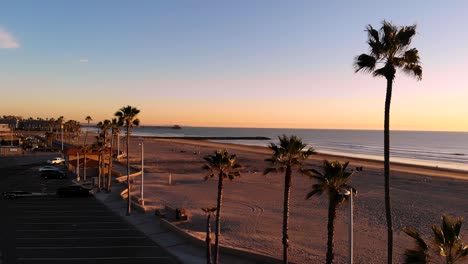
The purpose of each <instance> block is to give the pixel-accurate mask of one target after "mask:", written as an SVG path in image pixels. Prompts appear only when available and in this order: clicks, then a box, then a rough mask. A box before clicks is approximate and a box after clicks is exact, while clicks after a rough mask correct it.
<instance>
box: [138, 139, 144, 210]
mask: <svg viewBox="0 0 468 264" xmlns="http://www.w3.org/2000/svg"><path fill="white" fill-rule="evenodd" d="M139 145H140V146H141V190H140V193H141V205H145V200H144V197H143V187H144V186H143V183H144V179H145V177H144V175H145V172H144V159H145V156H144V147H143V142H141V143H140V144H139Z"/></svg>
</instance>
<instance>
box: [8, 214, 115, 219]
mask: <svg viewBox="0 0 468 264" xmlns="http://www.w3.org/2000/svg"><path fill="white" fill-rule="evenodd" d="M83 217H92V218H117V217H118V216H115V215H102V216H101V215H98V216H92V215H79V216H73V215H70V216H17V217H16V218H17V219H32V218H51V219H54V218H83Z"/></svg>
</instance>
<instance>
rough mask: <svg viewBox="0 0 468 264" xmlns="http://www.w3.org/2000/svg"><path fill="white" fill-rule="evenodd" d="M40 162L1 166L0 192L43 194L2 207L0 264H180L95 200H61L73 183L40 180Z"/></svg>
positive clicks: (4, 203) (4, 202)
mask: <svg viewBox="0 0 468 264" xmlns="http://www.w3.org/2000/svg"><path fill="white" fill-rule="evenodd" d="M39 165H40V164H27V165H15V166H10V167H8V166H4V165H3V166H2V167H1V171H2V173H1V175H0V191H1V192H4V191H10V190H24V191H31V192H43V193H49V194H50V195H47V196H41V197H27V198H18V199H15V200H6V199H4V198H3V197H2V199H1V201H0V206H1V207H0V208H2V214H1V217H0V229H1V230H0V231H1V233H0V235H1V237H0V246H1V247H0V256H1V261H0V263H2V264H3V263H25V264H30V263H31V264H32V263H34V264H39V263H176V262H175V261H174V260H173V259H172V258H171V257H170V256H169V255H168V254H167V253H166V252H165V251H164V250H163V249H162V248H160V247H159V246H158V245H157V244H155V243H154V242H153V241H152V240H150V239H149V238H147V237H146V236H145V235H144V234H143V233H141V232H140V231H138V230H136V229H135V228H134V227H133V226H131V225H130V224H129V223H127V222H126V221H124V220H123V219H121V218H120V216H117V215H115V214H114V213H113V212H112V211H110V210H109V209H108V208H107V207H105V206H104V205H103V204H101V203H100V202H99V201H97V200H96V199H95V198H94V197H76V198H59V197H57V196H55V195H53V193H54V192H55V190H56V189H57V188H58V187H60V186H66V185H68V184H70V183H71V180H70V179H66V180H64V179H49V180H46V179H41V178H40V177H39V176H38V173H37V169H38V168H39Z"/></svg>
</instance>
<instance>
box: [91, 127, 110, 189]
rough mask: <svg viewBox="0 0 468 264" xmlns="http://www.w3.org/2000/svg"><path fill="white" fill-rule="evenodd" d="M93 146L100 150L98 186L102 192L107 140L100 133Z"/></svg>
mask: <svg viewBox="0 0 468 264" xmlns="http://www.w3.org/2000/svg"><path fill="white" fill-rule="evenodd" d="M93 148H94V149H96V150H97V151H98V187H97V191H98V192H100V191H101V189H102V178H103V174H104V152H106V150H107V148H106V142H105V140H104V136H103V134H102V133H100V134H99V135H98V136H96V142H95V143H94V144H93Z"/></svg>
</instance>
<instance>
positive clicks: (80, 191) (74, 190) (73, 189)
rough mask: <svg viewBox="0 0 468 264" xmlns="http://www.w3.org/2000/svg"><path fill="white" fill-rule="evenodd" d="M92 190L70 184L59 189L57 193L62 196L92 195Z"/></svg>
mask: <svg viewBox="0 0 468 264" xmlns="http://www.w3.org/2000/svg"><path fill="white" fill-rule="evenodd" d="M91 191H92V190H91V189H88V188H85V187H83V186H79V185H70V186H66V187H60V188H58V189H57V195H58V196H60V197H78V196H81V197H83V196H84V197H86V196H92V195H93V194H92V192H91Z"/></svg>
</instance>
